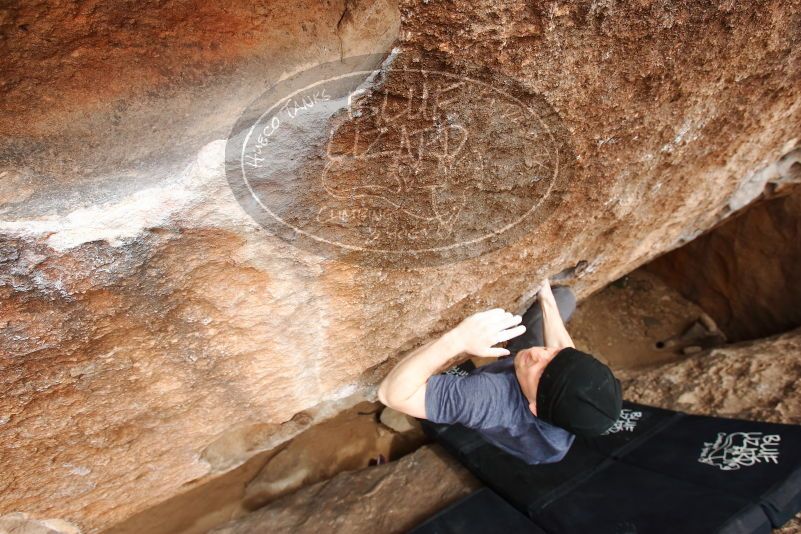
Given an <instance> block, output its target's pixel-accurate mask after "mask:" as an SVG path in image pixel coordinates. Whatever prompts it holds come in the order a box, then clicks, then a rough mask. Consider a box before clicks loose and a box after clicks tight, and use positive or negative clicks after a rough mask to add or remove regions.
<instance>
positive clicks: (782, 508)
mask: <svg viewBox="0 0 801 534" xmlns="http://www.w3.org/2000/svg"><path fill="white" fill-rule="evenodd" d="M665 412H667V410H659V409H656V408H653V407H650V406H643V405H639V404H633V403H626V405H625V406H624V411H623V413H622V414H621V419H620V420H618V423H617V424H616V426H613V428H612V430H613V432H610V433H608V434H607V435H606V436H600V437H598V438H593V439H588V440H582V444H583V445H585V446H588V447H590V448H594V449H596V450H601V451H607V452H609V453H610V454H611V456H612V457H614V458H617V459H620V460H622V461H623V462H626V463H628V464H631V465H635V466H638V467H641V468H643V469H648V470H652V471H656V472H658V473H664V474H668V475H670V476H673V477H675V478H679V479H681V480H685V481H688V482H693V483H695V484H698V485H702V486H706V487H709V488H714V489H717V490H719V491H721V492H725V493H727V494H734V495H738V496H741V497H744V498H746V499H747V500H749V501H750V502H753V503H755V504H758V505H760V506H761V507H762V508H763V510H764V512H765V514H766V515H767V516H768V517H769V518H770V520H771V523H772V524H773V526H776V527H778V526H781V525H782V524H784V523H785V522H787V521H788V520H789V519H790V518H791V517H793V516H794V515H795V514H796V513H798V511H799V510H801V426H798V425H782V424H775V423H761V422H756V421H745V420H740V419H726V418H719V417H706V416H697V415H686V414H681V413H677V412H669V413H670V414H672V415H670V416H669V417H668V418H667V419H665V418H664V413H665ZM654 419H660V420H661V421H664V423H661V424H660V425H659V428H658V429H657V430H656V431H655V432H654V431H652V430H651V429H650V428H649V427H648V426H647V425H645V426H640V421H646V422H649V421H653V420H654ZM621 420H622V421H624V422H623V423H621ZM626 442H627V443H626ZM613 444H614V446H612V445H613ZM621 444H622V445H621Z"/></svg>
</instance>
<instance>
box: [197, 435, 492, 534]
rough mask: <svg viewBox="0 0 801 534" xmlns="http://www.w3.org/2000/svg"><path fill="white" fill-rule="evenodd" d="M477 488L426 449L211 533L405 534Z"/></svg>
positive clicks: (440, 454) (441, 454)
mask: <svg viewBox="0 0 801 534" xmlns="http://www.w3.org/2000/svg"><path fill="white" fill-rule="evenodd" d="M479 486H480V484H479V483H478V481H477V480H476V479H475V478H473V475H471V474H470V473H469V472H468V471H467V469H465V468H464V467H462V466H461V465H459V463H458V462H457V461H456V460H454V459H453V458H451V457H450V456H449V455H448V454H447V453H446V452H445V451H444V450H443V449H441V448H440V447H439V446H438V445H430V446H425V447H422V448H420V449H418V450H416V451H415V452H414V453H412V454H410V455H408V456H404V457H403V458H401V459H400V460H398V461H397V462H392V463H390V464H385V465H381V466H378V467H368V468H367V469H362V470H360V471H351V472H346V473H341V474H339V475H337V476H336V477H334V478H332V479H331V480H326V481H325V482H320V483H318V484H315V485H313V486H309V487H307V488H304V489H302V490H300V491H297V492H295V493H293V494H290V495H287V496H286V497H283V498H281V499H279V500H277V501H274V502H273V503H271V504H269V505H267V506H266V507H264V508H262V509H260V510H258V511H256V512H253V513H252V514H249V515H247V516H245V517H244V518H242V519H239V520H237V521H234V522H232V523H229V524H227V525H224V526H222V527H220V528H217V529H215V530H213V531H212V532H214V533H216V534H235V533H246V532H247V533H249V532H259V531H264V530H265V529H269V531H270V532H293V533H294V532H341V533H348V534H358V533H362V532H363V533H365V534H367V533H373V532H388V533H389V532H406V531H407V530H409V529H410V528H411V527H413V526H415V525H417V524H418V523H421V522H422V521H424V520H425V519H427V518H428V517H429V516H430V515H432V514H433V513H435V512H437V511H438V510H440V509H442V508H444V507H445V506H447V505H448V504H450V503H451V502H453V501H455V500H457V499H459V498H460V497H464V496H465V495H468V494H469V493H470V492H472V491H473V490H475V489H477V488H478V487H479ZM409 488H418V489H419V491H409Z"/></svg>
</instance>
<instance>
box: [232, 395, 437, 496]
mask: <svg viewBox="0 0 801 534" xmlns="http://www.w3.org/2000/svg"><path fill="white" fill-rule="evenodd" d="M379 409H380V405H373V404H371V403H361V404H359V405H357V406H354V407H353V409H351V410H348V411H347V412H345V413H343V414H341V415H338V416H337V417H334V418H332V419H331V420H329V421H326V422H324V423H320V424H319V425H315V426H313V427H312V428H310V429H309V430H307V431H305V432H303V433H301V434H300V435H299V436H297V437H296V438H294V439H293V440H292V441H290V442H289V443H288V444H287V445H286V446H285V447H283V448H281V450H279V451H278V452H277V453H276V454H275V456H273V457H272V458H270V460H269V461H268V462H267V463H266V464H265V465H264V467H263V468H262V469H261V470H260V471H259V473H258V474H257V475H256V476H255V477H254V478H253V480H251V481H250V482H248V484H247V486H246V487H245V495H244V505H245V506H246V507H247V508H250V509H254V508H259V507H261V506H263V505H265V504H267V503H268V502H270V501H273V500H275V499H276V498H278V497H280V496H282V495H285V494H287V493H291V492H292V491H294V490H297V489H298V488H301V487H305V486H309V485H311V484H313V483H315V482H319V481H320V480H326V479H329V478H331V477H333V476H334V475H335V474H337V473H339V472H342V471H348V470H354V469H359V468H362V467H367V466H368V465H370V463H371V462H376V463H377V462H378V461H379V459H380V461H381V462H382V463H385V462H387V461H389V460H394V459H395V458H397V457H400V456H401V455H403V454H405V453H406V452H409V451H410V450H413V449H415V448H417V447H419V446H420V445H421V444H422V443H423V442H424V441H425V439H424V436H423V435H422V432H421V431H420V432H419V433H418V434H416V435H411V434H408V435H399V434H396V433H395V432H392V431H391V430H389V429H388V428H386V427H385V426H384V425H381V424H379V423H378V420H377V415H378V410H379ZM418 429H419V425H418Z"/></svg>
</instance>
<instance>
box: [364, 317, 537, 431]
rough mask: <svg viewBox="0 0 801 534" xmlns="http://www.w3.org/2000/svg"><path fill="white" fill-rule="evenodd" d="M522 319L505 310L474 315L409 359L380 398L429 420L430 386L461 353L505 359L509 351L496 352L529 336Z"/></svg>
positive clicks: (383, 384)
mask: <svg viewBox="0 0 801 534" xmlns="http://www.w3.org/2000/svg"><path fill="white" fill-rule="evenodd" d="M520 321H521V318H520V316H519V315H512V314H511V313H508V312H505V311H504V310H503V309H501V308H496V309H493V310H489V311H485V312H480V313H476V314H473V315H471V316H470V317H468V318H467V319H465V320H464V321H462V322H461V323H459V325H458V326H457V327H456V328H454V329H453V330H451V331H449V332H447V333H445V334H444V335H443V336H442V337H440V338H439V339H437V340H435V341H432V342H429V343H427V344H426V345H423V346H422V347H420V348H419V349H417V350H415V351H413V352H412V353H411V354H409V355H408V356H406V357H405V358H404V359H403V360H401V362H400V363H399V364H398V365H397V366H395V368H394V369H392V371H390V372H389V374H388V375H387V376H386V378H384V381H383V382H381V385H380V386H379V388H378V398H379V400H381V402H383V403H384V404H386V405H387V406H390V407H392V408H394V409H396V410H398V411H400V412H404V413H406V414H409V415H411V416H414V417H420V418H425V417H426V412H425V393H426V382H427V381H428V379H429V378H430V377H431V375H433V374H434V373H436V372H437V371H439V370H440V369H441V368H442V367H443V366H444V365H445V364H446V363H448V362H450V361H451V360H453V359H454V358H456V357H457V356H459V354H461V353H464V352H466V353H468V354H473V355H475V356H482V357H494V356H505V355H508V354H509V351H508V350H506V349H503V348H493V345H495V344H497V343H501V342H503V341H506V340H508V339H511V338H513V337H515V336H519V335H520V334H522V333H523V332H525V330H526V328H525V326H522V325H520V326H515V325H517V324H518V323H520Z"/></svg>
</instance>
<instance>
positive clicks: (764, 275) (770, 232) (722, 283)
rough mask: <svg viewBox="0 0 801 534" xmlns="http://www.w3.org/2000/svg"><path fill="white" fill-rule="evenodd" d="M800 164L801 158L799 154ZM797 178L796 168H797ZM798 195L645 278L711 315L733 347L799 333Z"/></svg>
mask: <svg viewBox="0 0 801 534" xmlns="http://www.w3.org/2000/svg"><path fill="white" fill-rule="evenodd" d="M799 158H801V153H799ZM796 165H797V166H798V168H799V170H798V173H799V175H800V176H801V162H800V163H796ZM798 243H801V188H798V187H796V188H795V189H794V190H792V191H791V192H790V193H789V194H788V195H787V196H783V197H780V198H775V199H771V200H767V201H764V202H761V203H759V204H757V205H754V206H752V207H750V208H748V209H747V210H745V211H744V212H743V213H742V214H741V215H739V216H737V217H735V218H733V219H732V220H729V221H726V222H725V223H724V224H722V225H720V226H719V227H717V228H715V229H714V230H713V231H711V232H709V233H708V234H705V235H703V236H701V237H699V238H698V239H696V240H695V241H693V242H691V243H688V244H687V245H686V246H684V247H682V248H680V249H678V250H675V251H673V252H671V253H669V254H666V255H665V256H663V257H661V258H658V259H657V260H655V261H654V262H652V263H650V264H649V265H648V270H649V271H651V272H653V273H656V274H658V275H659V276H660V277H662V279H664V280H665V281H666V282H667V283H668V284H670V285H671V286H672V287H674V288H676V289H677V290H678V291H680V292H681V293H682V294H683V295H684V296H685V297H687V298H688V299H690V300H692V301H693V302H696V303H698V304H699V305H700V306H701V307H702V308H703V309H704V310H706V311H707V312H708V313H709V314H711V315H712V316H713V317H714V318H715V321H716V322H717V323H718V324H719V325H720V327H721V328H722V329H723V330H724V331H725V332H726V333H727V334H728V336H729V338H730V339H732V340H734V341H742V340H747V339H758V338H761V337H766V336H770V335H774V334H778V333H781V332H785V331H787V330H789V329H791V328H795V327H797V326H800V325H801V306H799V305H798V303H799V302H801V286H799V284H798V280H799V278H801V248H799V246H798Z"/></svg>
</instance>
